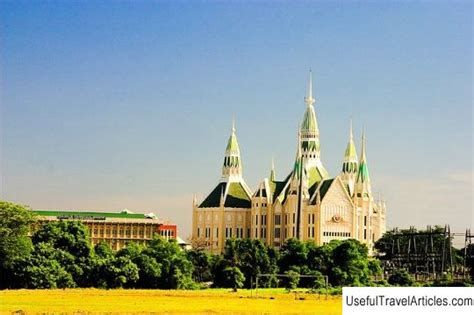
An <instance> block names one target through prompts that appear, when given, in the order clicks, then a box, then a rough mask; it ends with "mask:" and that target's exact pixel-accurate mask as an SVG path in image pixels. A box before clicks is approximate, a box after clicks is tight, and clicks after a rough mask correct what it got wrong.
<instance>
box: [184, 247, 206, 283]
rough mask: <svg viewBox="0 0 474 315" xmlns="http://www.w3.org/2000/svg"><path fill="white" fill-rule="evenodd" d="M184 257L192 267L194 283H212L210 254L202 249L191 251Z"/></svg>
mask: <svg viewBox="0 0 474 315" xmlns="http://www.w3.org/2000/svg"><path fill="white" fill-rule="evenodd" d="M186 256H187V257H188V260H189V261H190V262H191V263H192V264H193V266H194V271H193V279H194V281H196V282H205V281H212V256H211V255H210V254H208V253H206V252H205V251H204V250H202V249H192V250H189V251H187V252H186Z"/></svg>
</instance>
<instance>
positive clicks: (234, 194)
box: [199, 183, 251, 208]
mask: <svg viewBox="0 0 474 315" xmlns="http://www.w3.org/2000/svg"><path fill="white" fill-rule="evenodd" d="M226 187H227V183H219V184H218V185H217V186H216V187H215V188H214V189H213V190H212V191H211V193H210V194H209V195H208V196H207V197H206V199H204V201H203V202H202V203H201V204H200V205H199V208H217V207H219V206H220V203H221V195H222V193H223V192H225V190H226ZM224 207H227V208H250V207H251V202H250V196H249V195H248V194H247V192H246V191H245V189H244V187H243V186H242V183H230V186H229V190H228V191H227V196H226V199H225V201H224Z"/></svg>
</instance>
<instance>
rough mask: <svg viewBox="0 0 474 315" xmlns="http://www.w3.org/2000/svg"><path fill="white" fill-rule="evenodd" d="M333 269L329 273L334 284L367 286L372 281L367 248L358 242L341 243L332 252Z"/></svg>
mask: <svg viewBox="0 0 474 315" xmlns="http://www.w3.org/2000/svg"><path fill="white" fill-rule="evenodd" d="M332 261H333V267H332V268H331V271H330V273H329V279H330V281H331V283H332V284H334V285H337V286H340V285H355V286H360V285H366V284H368V283H369V280H370V270H369V267H368V265H369V262H368V249H367V246H366V245H364V244H362V243H360V242H359V241H357V240H354V239H349V240H344V241H342V242H340V243H339V244H338V245H337V246H336V247H335V248H334V249H333V252H332Z"/></svg>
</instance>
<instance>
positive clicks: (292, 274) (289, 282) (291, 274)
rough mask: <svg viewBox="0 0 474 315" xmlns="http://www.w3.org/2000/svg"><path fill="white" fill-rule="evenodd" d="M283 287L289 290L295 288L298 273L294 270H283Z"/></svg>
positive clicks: (297, 281)
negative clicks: (284, 276)
mask: <svg viewBox="0 0 474 315" xmlns="http://www.w3.org/2000/svg"><path fill="white" fill-rule="evenodd" d="M285 275H286V276H287V277H286V278H285V288H286V289H287V290H288V291H289V290H293V289H296V288H297V287H298V284H299V283H300V274H299V273H298V272H297V271H296V270H288V271H285Z"/></svg>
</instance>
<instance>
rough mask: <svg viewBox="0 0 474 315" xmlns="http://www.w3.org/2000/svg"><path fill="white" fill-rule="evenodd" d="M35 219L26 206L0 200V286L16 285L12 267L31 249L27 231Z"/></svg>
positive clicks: (26, 255) (16, 280) (16, 281)
mask: <svg viewBox="0 0 474 315" xmlns="http://www.w3.org/2000/svg"><path fill="white" fill-rule="evenodd" d="M35 220H36V216H35V215H34V213H33V212H31V211H30V210H29V209H28V208H27V207H24V206H22V205H18V204H13V203H10V202H6V201H0V288H9V287H15V286H18V284H17V283H18V281H19V280H18V279H16V278H15V277H14V274H15V270H14V269H13V268H14V267H15V265H16V262H17V261H18V260H23V259H24V258H25V257H28V256H29V255H30V253H31V251H32V250H33V245H32V243H31V239H30V238H29V237H28V231H29V229H30V226H31V225H32V224H33V223H34V222H35Z"/></svg>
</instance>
